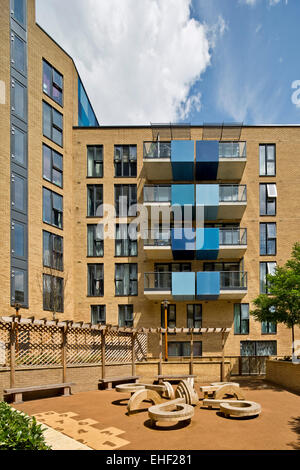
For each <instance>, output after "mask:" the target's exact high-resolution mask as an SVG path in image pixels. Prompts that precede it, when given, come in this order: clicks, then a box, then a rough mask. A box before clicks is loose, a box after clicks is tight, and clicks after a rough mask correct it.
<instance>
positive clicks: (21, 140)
mask: <svg viewBox="0 0 300 470" xmlns="http://www.w3.org/2000/svg"><path fill="white" fill-rule="evenodd" d="M26 146H27V144H26V134H25V132H23V131H21V130H20V129H18V128H17V127H15V126H13V127H12V129H11V153H12V159H13V161H14V163H18V164H19V165H22V166H26V160H27V158H26V153H27V150H26Z"/></svg>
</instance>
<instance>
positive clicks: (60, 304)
mask: <svg viewBox="0 0 300 470" xmlns="http://www.w3.org/2000/svg"><path fill="white" fill-rule="evenodd" d="M43 300H44V310H46V311H50V312H58V313H63V311H64V280H63V279H62V278H61V277H56V276H50V275H48V274H44V275H43Z"/></svg>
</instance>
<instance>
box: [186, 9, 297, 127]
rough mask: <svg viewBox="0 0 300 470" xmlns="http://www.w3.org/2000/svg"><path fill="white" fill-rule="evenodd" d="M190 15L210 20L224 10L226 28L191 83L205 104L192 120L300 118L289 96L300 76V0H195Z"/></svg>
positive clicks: (254, 121) (253, 121)
mask: <svg viewBox="0 0 300 470" xmlns="http://www.w3.org/2000/svg"><path fill="white" fill-rule="evenodd" d="M192 15H193V17H195V18H196V19H197V20H199V21H200V22H203V21H205V22H206V23H207V24H208V25H213V24H214V23H215V22H216V18H217V17H218V16H219V15H221V16H222V18H223V19H224V21H225V24H226V29H225V31H224V33H223V35H222V36H221V37H219V38H218V40H217V42H216V45H215V48H214V51H213V53H212V58H211V65H210V66H209V67H208V68H207V69H206V71H205V73H204V74H203V76H202V78H201V81H198V82H197V83H196V84H195V85H194V87H193V91H194V90H195V89H197V88H199V89H201V95H202V100H201V101H202V108H201V110H200V112H197V111H194V112H192V113H190V115H189V120H190V121H192V122H222V121H225V122H227V121H231V120H233V121H239V120H240V121H243V122H244V123H247V124H258V123H290V124H292V123H299V121H300V108H297V107H296V106H295V104H293V103H292V101H291V96H292V93H293V91H294V90H292V88H291V85H292V83H293V82H294V81H295V80H299V79H300V61H299V55H300V54H299V50H300V28H299V18H300V2H299V0H289V1H288V3H287V4H286V2H285V1H280V2H279V3H278V4H276V5H273V6H271V5H270V4H269V2H268V1H267V0H260V1H259V0H258V1H257V2H256V4H254V5H249V4H246V3H245V2H239V1H235V0H209V1H208V0H193V4H192Z"/></svg>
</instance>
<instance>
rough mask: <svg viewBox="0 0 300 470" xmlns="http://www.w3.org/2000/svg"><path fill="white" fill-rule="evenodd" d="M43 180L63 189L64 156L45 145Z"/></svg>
mask: <svg viewBox="0 0 300 470" xmlns="http://www.w3.org/2000/svg"><path fill="white" fill-rule="evenodd" d="M43 178H44V179H45V180H47V181H50V182H51V183H53V184H55V185H56V186H59V187H60V188H62V186H63V156H62V155H61V154H60V153H57V152H55V150H53V149H51V148H50V147H48V146H47V145H45V144H43Z"/></svg>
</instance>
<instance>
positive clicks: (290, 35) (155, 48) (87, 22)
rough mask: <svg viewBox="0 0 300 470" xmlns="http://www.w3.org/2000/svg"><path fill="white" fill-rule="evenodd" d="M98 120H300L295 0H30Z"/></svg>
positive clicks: (299, 12)
mask: <svg viewBox="0 0 300 470" xmlns="http://www.w3.org/2000/svg"><path fill="white" fill-rule="evenodd" d="M36 3H37V12H36V16H37V23H38V24H39V25H40V26H42V28H43V29H45V30H46V31H47V32H48V33H49V34H50V35H51V36H52V37H53V38H54V39H55V40H56V41H57V42H58V43H59V44H60V45H61V46H62V47H63V48H64V49H65V50H66V51H67V52H68V53H69V54H70V55H71V56H72V57H73V59H74V61H75V64H76V66H77V68H78V71H79V73H80V76H81V79H82V81H83V83H84V85H85V88H86V90H87V93H88V95H89V97H90V100H91V102H92V105H93V107H94V110H95V112H96V114H97V117H98V120H99V122H100V125H101V124H102V125H122V124H131V125H134V124H149V123H150V122H152V123H166V122H188V123H191V124H200V125H201V124H202V123H220V122H227V123H228V122H230V123H231V122H241V123H244V124H298V123H300V61H299V50H300V46H299V45H300V28H299V18H300V0H47V1H45V0H36Z"/></svg>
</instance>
